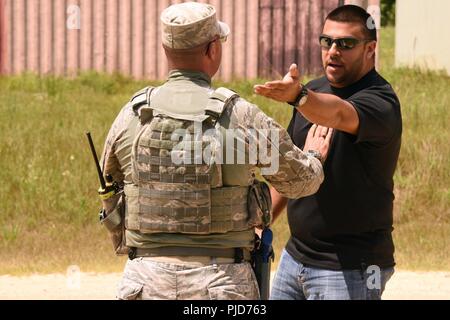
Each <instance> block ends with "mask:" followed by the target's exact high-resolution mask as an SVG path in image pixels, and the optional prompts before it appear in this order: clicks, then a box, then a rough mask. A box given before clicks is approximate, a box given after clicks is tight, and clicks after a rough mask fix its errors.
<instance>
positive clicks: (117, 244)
mask: <svg viewBox="0 0 450 320" xmlns="http://www.w3.org/2000/svg"><path fill="white" fill-rule="evenodd" d="M101 223H102V224H103V225H104V226H105V228H106V229H108V231H109V234H110V237H111V241H112V244H113V249H114V252H115V253H116V255H128V251H129V248H128V247H127V246H126V244H125V196H124V195H123V194H122V196H121V197H120V199H119V201H118V202H117V205H116V207H115V208H114V210H113V211H111V212H110V213H109V214H108V215H107V216H106V217H105V218H104V219H103V220H102V221H101Z"/></svg>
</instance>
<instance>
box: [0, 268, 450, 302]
mask: <svg viewBox="0 0 450 320" xmlns="http://www.w3.org/2000/svg"><path fill="white" fill-rule="evenodd" d="M68 274H71V275H72V276H67V275H65V274H50V275H32V276H26V277H13V276H8V275H4V276H0V299H2V300H10V299H17V300H22V299H27V300H28V299H30V300H110V299H115V289H116V285H117V283H118V281H119V280H120V277H121V274H120V273H106V274H93V273H76V272H75V273H73V272H69V273H68ZM383 299H385V300H411V299H412V300H428V299H438V300H441V299H447V300H448V299H450V272H410V271H397V272H396V273H395V274H394V276H393V277H392V279H391V280H390V281H389V282H388V284H387V287H386V291H385V293H384V296H383Z"/></svg>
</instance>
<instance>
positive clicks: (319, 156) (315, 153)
mask: <svg viewBox="0 0 450 320" xmlns="http://www.w3.org/2000/svg"><path fill="white" fill-rule="evenodd" d="M306 154H307V155H309V156H311V157H314V158H316V159H318V160H319V161H320V163H322V160H323V158H322V154H321V153H320V152H319V151H316V150H308V151H306Z"/></svg>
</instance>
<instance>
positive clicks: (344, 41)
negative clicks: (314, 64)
mask: <svg viewBox="0 0 450 320" xmlns="http://www.w3.org/2000/svg"><path fill="white" fill-rule="evenodd" d="M369 41H373V40H367V39H363V40H360V39H356V38H350V37H349V38H337V39H333V38H331V37H328V36H325V35H321V36H320V37H319V43H320V46H321V47H322V48H324V49H330V48H331V47H332V46H333V43H336V46H337V47H338V49H341V50H351V49H353V48H354V47H356V46H357V45H358V44H360V43H361V42H369Z"/></svg>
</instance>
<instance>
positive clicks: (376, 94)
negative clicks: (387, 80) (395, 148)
mask: <svg viewBox="0 0 450 320" xmlns="http://www.w3.org/2000/svg"><path fill="white" fill-rule="evenodd" d="M347 101H349V102H350V103H351V104H352V105H353V106H354V107H355V109H356V111H357V113H358V117H359V130H358V134H357V139H356V142H357V143H359V142H369V143H372V144H374V145H375V146H383V145H385V144H387V143H389V142H390V141H391V140H392V138H393V136H394V135H395V134H396V132H399V129H400V128H399V126H401V124H400V123H399V118H400V116H399V108H400V106H399V102H398V100H397V98H396V96H395V94H394V93H393V92H391V91H390V90H389V88H388V87H387V86H382V87H371V88H368V89H366V90H362V91H360V92H358V93H356V94H355V95H353V96H352V97H350V98H348V99H347Z"/></svg>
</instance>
